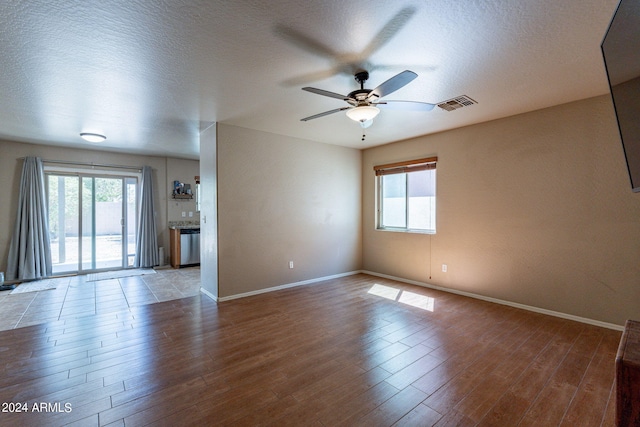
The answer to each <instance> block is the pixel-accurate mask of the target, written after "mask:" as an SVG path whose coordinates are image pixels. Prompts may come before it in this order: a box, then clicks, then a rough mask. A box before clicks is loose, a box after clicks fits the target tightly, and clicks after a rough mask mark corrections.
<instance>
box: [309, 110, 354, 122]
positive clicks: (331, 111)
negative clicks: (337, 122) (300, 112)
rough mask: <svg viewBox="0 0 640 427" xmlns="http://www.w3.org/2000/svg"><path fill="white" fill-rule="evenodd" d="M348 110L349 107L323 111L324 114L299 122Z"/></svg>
mask: <svg viewBox="0 0 640 427" xmlns="http://www.w3.org/2000/svg"><path fill="white" fill-rule="evenodd" d="M349 108H351V107H342V108H336V109H335V110H329V111H325V112H324V113H320V114H315V115H313V116H309V117H305V118H304V119H300V121H301V122H307V121H309V120H313V119H317V118H319V117H324V116H328V115H329V114H333V113H337V112H340V111H344V110H348V109H349Z"/></svg>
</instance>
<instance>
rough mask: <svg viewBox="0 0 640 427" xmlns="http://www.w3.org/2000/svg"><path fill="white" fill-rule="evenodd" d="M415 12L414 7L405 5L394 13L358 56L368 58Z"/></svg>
mask: <svg viewBox="0 0 640 427" xmlns="http://www.w3.org/2000/svg"><path fill="white" fill-rule="evenodd" d="M415 13H416V8H415V7H405V8H403V9H401V10H400V11H399V12H398V13H396V14H395V16H394V17H393V18H391V19H390V20H389V22H387V23H386V24H385V26H384V27H382V29H381V30H380V31H378V33H377V34H376V35H375V36H374V37H373V39H372V40H371V42H369V44H368V45H367V46H366V47H365V48H364V49H363V50H362V52H361V54H360V57H361V58H364V59H366V58H369V57H370V56H371V55H373V54H374V53H375V52H376V51H377V50H378V49H380V48H381V47H382V46H383V45H385V44H386V43H387V42H388V41H389V40H391V39H392V38H393V36H395V35H396V34H397V33H398V32H399V31H400V30H401V29H402V27H404V26H405V25H406V24H407V22H409V20H410V19H411V17H412V16H413V15H414V14H415Z"/></svg>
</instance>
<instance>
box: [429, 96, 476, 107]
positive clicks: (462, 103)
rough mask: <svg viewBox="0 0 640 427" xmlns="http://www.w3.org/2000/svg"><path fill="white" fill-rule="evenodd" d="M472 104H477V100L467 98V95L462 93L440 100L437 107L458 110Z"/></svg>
mask: <svg viewBox="0 0 640 427" xmlns="http://www.w3.org/2000/svg"><path fill="white" fill-rule="evenodd" d="M473 104H477V102H476V101H474V100H473V99H471V98H469V97H468V96H467V95H462V96H457V97H455V98H452V99H449V100H447V101H444V102H441V103H440V104H438V107H440V108H442V109H443V110H445V111H455V110H459V109H460V108H462V107H470V106H472V105H473Z"/></svg>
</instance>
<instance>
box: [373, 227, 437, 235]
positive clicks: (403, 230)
mask: <svg viewBox="0 0 640 427" xmlns="http://www.w3.org/2000/svg"><path fill="white" fill-rule="evenodd" d="M376 231H388V232H392V233H407V234H436V230H414V229H404V228H379V227H376Z"/></svg>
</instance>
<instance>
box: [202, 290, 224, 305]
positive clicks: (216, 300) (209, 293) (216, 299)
mask: <svg viewBox="0 0 640 427" xmlns="http://www.w3.org/2000/svg"><path fill="white" fill-rule="evenodd" d="M200 292H202V293H203V294H205V295H206V296H208V297H209V298H211V299H212V300H214V301H215V302H218V301H220V300H219V299H218V297H217V296H215V295H214V294H212V293H211V292H209V291H208V290H206V289H205V288H200Z"/></svg>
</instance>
